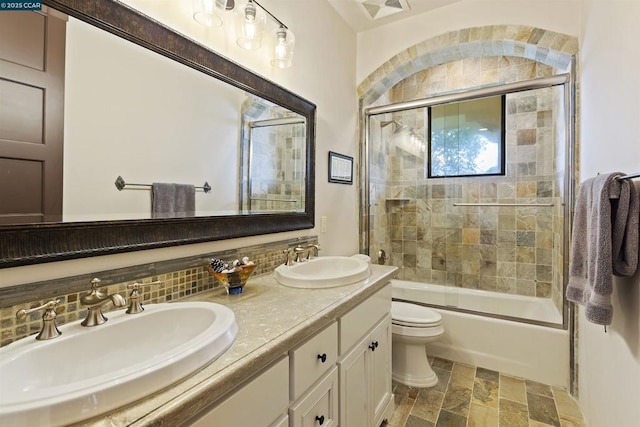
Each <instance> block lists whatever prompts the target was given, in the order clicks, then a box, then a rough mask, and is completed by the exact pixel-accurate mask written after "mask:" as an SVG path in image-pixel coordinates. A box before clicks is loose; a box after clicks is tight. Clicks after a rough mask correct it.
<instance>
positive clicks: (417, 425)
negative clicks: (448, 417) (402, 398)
mask: <svg viewBox="0 0 640 427" xmlns="http://www.w3.org/2000/svg"><path fill="white" fill-rule="evenodd" d="M434 426H435V424H433V423H432V422H431V421H427V420H423V419H422V418H420V417H416V416H415V415H409V419H407V423H406V424H405V425H404V427H434Z"/></svg>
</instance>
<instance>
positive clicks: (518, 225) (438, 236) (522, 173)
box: [370, 57, 564, 308]
mask: <svg viewBox="0 0 640 427" xmlns="http://www.w3.org/2000/svg"><path fill="white" fill-rule="evenodd" d="M553 74H554V70H553V69H552V68H551V67H548V66H545V65H543V64H540V63H537V62H535V61H531V60H527V59H522V58H515V57H481V58H466V59H463V60H460V61H456V62H451V63H447V64H443V65H440V66H437V67H433V68H430V69H427V70H424V71H422V72H419V73H416V74H414V75H413V76H411V77H409V78H407V79H405V80H404V81H402V82H400V83H399V84H398V85H396V86H395V87H394V88H392V89H391V91H390V92H389V94H388V99H387V100H386V101H387V102H386V103H389V102H401V101H407V100H412V99H419V98H424V97H427V96H432V95H435V94H439V93H443V92H448V91H453V90H460V89H463V88H471V87H478V86H481V85H486V84H491V83H494V84H495V83H510V82H514V81H522V80H530V79H533V78H536V77H542V76H549V75H553ZM558 91H559V89H541V90H537V91H529V92H523V93H521V94H513V95H509V96H507V107H506V108H507V176H504V177H474V178H445V179H429V180H426V179H425V178H424V177H425V161H424V153H420V152H419V151H413V152H408V151H407V150H402V149H399V148H398V147H395V146H394V144H393V143H390V141H392V140H393V136H394V134H393V130H394V129H393V127H392V126H386V127H384V128H382V129H381V130H380V131H378V130H377V129H376V130H375V131H373V130H372V131H371V132H370V146H371V150H370V153H371V161H370V164H371V166H370V175H371V183H370V186H371V204H372V207H371V212H372V215H371V216H370V220H371V221H373V223H372V225H373V227H372V229H374V230H375V231H373V232H372V233H371V235H370V242H371V253H372V254H375V252H374V251H377V250H379V249H385V251H386V252H387V253H390V264H393V265H396V266H400V267H401V271H400V278H404V279H406V280H418V281H427V282H432V283H437V284H447V285H452V286H457V287H466V288H474V289H484V290H490V291H498V292H505V293H513V294H520V295H529V296H538V297H552V298H553V299H554V301H556V303H557V306H558V307H559V308H560V307H561V306H562V294H561V289H562V250H563V248H562V239H561V238H560V237H562V213H563V210H562V203H561V202H562V200H561V199H560V197H561V194H562V189H563V176H562V174H563V172H564V163H563V162H564V159H563V157H564V156H563V155H562V156H557V155H556V151H558V152H560V151H562V150H563V149H564V148H563V147H557V146H556V145H557V144H556V139H557V138H558V137H563V134H562V133H563V129H562V127H561V126H558V122H557V120H559V119H562V117H557V116H556V115H558V114H560V116H561V115H562V112H561V111H557V110H558V109H557V108H552V106H554V105H556V106H557V105H560V106H562V102H561V101H562V99H561V98H558V94H557V92H558ZM391 119H394V120H398V121H400V122H402V123H403V124H405V125H406V126H407V127H408V128H409V129H411V128H414V129H421V130H422V132H424V129H425V121H426V111H425V109H420V110H412V111H405V112H399V113H393V114H391V113H388V114H386V115H385V116H384V118H380V119H379V120H391ZM376 125H377V128H378V129H379V128H380V126H379V122H378V123H376V124H372V126H370V128H374V127H375V126H376ZM561 140H562V139H561ZM558 162H560V163H559V164H560V165H561V167H558V166H557V165H558ZM453 202H467V203H475V202H504V203H514V202H515V203H550V202H553V203H554V205H555V206H554V207H553V208H549V207H541V208H540V207H517V208H516V207H454V206H453V205H452V203H453ZM384 229H389V232H388V235H386V234H385V232H383V231H381V230H384Z"/></svg>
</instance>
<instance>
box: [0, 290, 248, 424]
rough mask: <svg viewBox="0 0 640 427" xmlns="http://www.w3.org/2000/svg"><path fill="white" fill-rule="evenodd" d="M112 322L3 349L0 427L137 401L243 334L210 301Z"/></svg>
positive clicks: (59, 420) (73, 417) (117, 316)
mask: <svg viewBox="0 0 640 427" xmlns="http://www.w3.org/2000/svg"><path fill="white" fill-rule="evenodd" d="M107 317H108V318H109V321H108V322H107V323H104V324H102V325H99V326H95V327H90V328H87V327H83V326H80V321H76V322H72V323H69V324H66V325H63V326H61V327H60V328H59V329H60V331H61V332H62V336H60V337H58V338H55V339H52V340H47V341H37V340H35V339H34V337H28V338H24V339H21V340H19V341H16V342H14V343H11V344H9V345H7V346H6V347H4V348H2V349H0V378H1V379H2V380H1V381H0V425H2V426H13V427H16V426H44V425H47V426H58V425H66V424H70V423H73V422H77V421H81V420H83V419H87V418H90V417H93V416H96V415H99V414H101V413H104V412H106V411H109V410H112V409H115V408H118V407H121V406H123V405H126V404H128V403H131V402H134V401H136V400H138V399H141V398H143V397H145V396H147V395H150V394H151V393H153V392H155V391H158V390H160V389H162V388H164V387H166V386H168V385H170V384H172V383H174V382H176V381H178V380H180V379H181V378H184V377H186V376H187V375H189V374H190V373H192V372H194V371H196V370H197V369H199V368H201V367H203V366H204V365H206V364H207V363H209V362H211V361H213V360H214V359H216V358H217V357H218V356H220V355H221V354H222V353H224V351H225V350H227V349H228V348H229V346H231V343H233V340H234V339H235V336H236V333H237V331H238V326H237V324H236V321H235V315H234V314H233V311H231V310H230V309H229V308H227V307H224V306H222V305H220V304H215V303H207V302H177V303H172V304H148V305H146V306H145V311H143V312H142V313H140V314H125V313H124V310H120V311H117V312H111V313H107Z"/></svg>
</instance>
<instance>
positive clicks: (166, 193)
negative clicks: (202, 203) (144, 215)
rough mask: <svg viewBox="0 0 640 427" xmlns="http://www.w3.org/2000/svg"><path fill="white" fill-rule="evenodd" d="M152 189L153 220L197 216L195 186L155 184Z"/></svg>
mask: <svg viewBox="0 0 640 427" xmlns="http://www.w3.org/2000/svg"><path fill="white" fill-rule="evenodd" d="M151 187H152V202H151V205H152V207H151V216H152V217H153V218H181V217H187V216H194V215H195V211H196V188H195V186H193V185H186V184H169V183H158V182H154V183H153V184H152V186H151Z"/></svg>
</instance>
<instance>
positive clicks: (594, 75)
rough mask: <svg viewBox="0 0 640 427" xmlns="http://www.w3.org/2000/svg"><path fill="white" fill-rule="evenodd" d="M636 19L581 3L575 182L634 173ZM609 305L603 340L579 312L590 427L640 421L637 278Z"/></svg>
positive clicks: (633, 13) (638, 151)
mask: <svg viewBox="0 0 640 427" xmlns="http://www.w3.org/2000/svg"><path fill="white" fill-rule="evenodd" d="M638 16H640V2H638V1H615V0H612V1H606V2H603V1H586V2H585V9H584V16H583V18H582V20H583V32H582V34H581V40H582V46H581V49H580V51H581V55H580V63H581V73H580V83H581V104H580V139H581V143H582V149H581V153H580V171H581V172H580V175H581V180H584V179H586V178H589V177H591V176H594V175H596V174H597V173H606V172H614V171H625V172H627V173H634V172H640V143H639V142H638V141H639V138H638V135H640V104H639V102H638V100H639V99H640V79H639V78H638V68H639V67H640V47H639V45H638V37H640V28H639V27H638ZM612 106H615V108H612ZM635 184H636V187H638V186H639V185H640V180H635ZM612 303H613V323H612V325H611V326H610V327H609V328H608V331H607V333H606V334H605V333H604V330H603V328H602V326H596V325H593V324H591V323H589V322H587V321H586V320H585V318H584V313H583V310H582V309H580V318H579V322H578V330H579V331H578V333H579V341H578V363H579V365H578V366H579V370H578V373H579V397H580V403H581V407H582V410H583V412H584V415H585V418H586V419H587V420H588V421H589V426H590V427H610V426H616V427H635V426H637V425H638V420H640V405H639V404H638V403H639V402H640V274H638V273H637V274H636V275H635V277H633V278H630V279H618V278H615V279H614V292H613V298H612Z"/></svg>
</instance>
